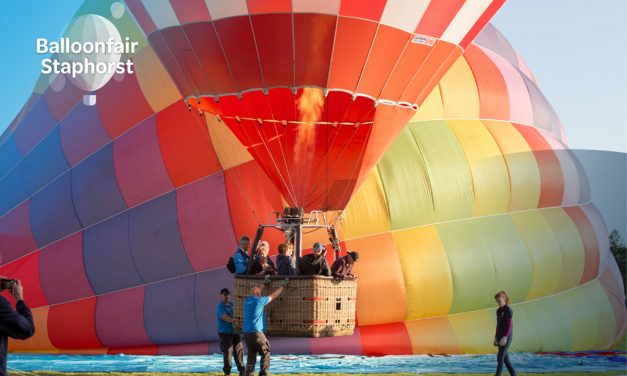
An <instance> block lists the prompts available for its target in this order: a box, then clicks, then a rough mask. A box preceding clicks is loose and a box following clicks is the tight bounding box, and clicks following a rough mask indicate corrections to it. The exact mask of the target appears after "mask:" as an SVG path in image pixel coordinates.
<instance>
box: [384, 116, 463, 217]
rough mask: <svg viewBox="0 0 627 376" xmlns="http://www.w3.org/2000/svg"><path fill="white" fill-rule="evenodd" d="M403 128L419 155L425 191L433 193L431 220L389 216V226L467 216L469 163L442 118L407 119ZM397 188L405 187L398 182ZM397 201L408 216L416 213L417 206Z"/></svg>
mask: <svg viewBox="0 0 627 376" xmlns="http://www.w3.org/2000/svg"><path fill="white" fill-rule="evenodd" d="M407 128H408V129H409V131H410V132H411V134H412V135H413V136H414V139H415V140H416V144H417V145H418V149H419V150H420V153H421V154H422V156H423V160H424V163H425V169H426V175H427V178H428V183H429V187H430V191H429V192H430V194H431V195H432V197H433V202H432V203H431V204H432V209H431V210H432V213H433V215H432V216H431V217H432V220H430V221H428V222H419V223H416V222H417V221H416V220H413V221H411V223H409V221H407V222H404V223H403V222H397V221H396V219H395V218H394V216H392V217H391V218H392V228H393V229H399V228H406V227H410V226H411V225H421V224H429V223H434V222H441V221H448V220H452V219H462V218H469V217H471V216H472V207H473V200H472V177H471V175H470V167H469V165H468V160H467V159H466V156H465V155H464V150H463V149H462V147H461V145H460V144H459V141H458V140H457V137H455V134H454V133H453V131H452V130H451V128H450V127H449V126H448V124H447V123H446V122H444V121H429V122H419V123H410V124H409V125H408V127H407ZM381 177H382V179H384V180H383V181H384V186H385V178H384V176H383V175H382V176H381ZM401 187H402V188H401ZM398 189H405V185H399V188H398ZM386 192H387V190H386ZM388 202H389V201H388ZM399 204H400V205H402V206H403V207H404V210H405V211H407V212H408V216H412V215H413V217H416V216H418V215H420V213H418V208H412V207H410V206H409V205H407V204H405V203H403V202H400V203H399Z"/></svg>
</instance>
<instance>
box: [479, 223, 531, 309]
mask: <svg viewBox="0 0 627 376" xmlns="http://www.w3.org/2000/svg"><path fill="white" fill-rule="evenodd" d="M473 221H474V223H475V225H476V226H477V229H478V231H479V234H480V235H481V237H482V238H483V239H484V240H485V243H486V245H487V248H488V250H489V252H490V257H491V264H492V265H493V267H494V273H495V278H496V279H495V282H494V283H495V289H496V290H497V291H498V290H505V291H507V294H508V296H509V297H510V299H511V301H512V303H516V302H521V301H523V300H524V299H525V297H526V296H527V292H528V290H529V287H530V285H531V274H532V265H531V260H530V259H529V253H528V252H527V247H526V245H525V241H524V239H523V238H522V236H521V235H520V234H519V233H518V229H517V228H516V226H514V224H513V223H512V220H511V219H510V217H509V216H508V215H496V216H489V217H484V218H477V219H475V220H473ZM495 292H496V291H495ZM490 304H492V302H490Z"/></svg>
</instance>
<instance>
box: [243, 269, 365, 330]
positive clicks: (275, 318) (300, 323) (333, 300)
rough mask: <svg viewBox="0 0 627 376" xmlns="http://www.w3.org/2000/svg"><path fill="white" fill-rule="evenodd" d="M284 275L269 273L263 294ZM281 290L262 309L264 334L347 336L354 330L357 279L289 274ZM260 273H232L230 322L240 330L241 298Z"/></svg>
mask: <svg viewBox="0 0 627 376" xmlns="http://www.w3.org/2000/svg"><path fill="white" fill-rule="evenodd" d="M284 279H285V276H272V277H271V278H270V284H269V285H264V289H263V295H268V294H270V293H272V292H273V291H274V290H275V289H277V288H279V287H280V286H281V281H283V280H284ZM289 280H290V283H289V285H288V287H287V288H286V289H285V290H284V291H283V293H282V294H281V295H280V296H279V297H278V298H277V299H276V300H275V301H272V302H270V304H268V305H267V306H266V309H265V318H266V334H268V335H270V336H277V337H335V336H349V335H352V334H353V331H354V330H355V303H356V297H357V281H355V280H349V279H345V280H338V279H333V278H331V277H323V276H291V277H289ZM255 285H257V286H258V285H263V277H257V276H235V302H234V305H235V309H234V313H233V315H234V318H235V323H234V324H233V326H234V328H235V331H236V332H241V329H242V320H243V318H244V309H243V301H244V299H246V297H247V296H248V295H250V289H251V288H252V287H253V286H255Z"/></svg>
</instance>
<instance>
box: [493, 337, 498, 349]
mask: <svg viewBox="0 0 627 376" xmlns="http://www.w3.org/2000/svg"><path fill="white" fill-rule="evenodd" d="M493 345H494V347H496V346H498V345H499V341H497V340H496V337H494V343H493Z"/></svg>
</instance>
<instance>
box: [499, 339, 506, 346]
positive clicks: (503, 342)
mask: <svg viewBox="0 0 627 376" xmlns="http://www.w3.org/2000/svg"><path fill="white" fill-rule="evenodd" d="M506 344H507V336H503V338H501V340H500V341H499V345H500V346H501V347H503V346H505V345H506Z"/></svg>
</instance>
